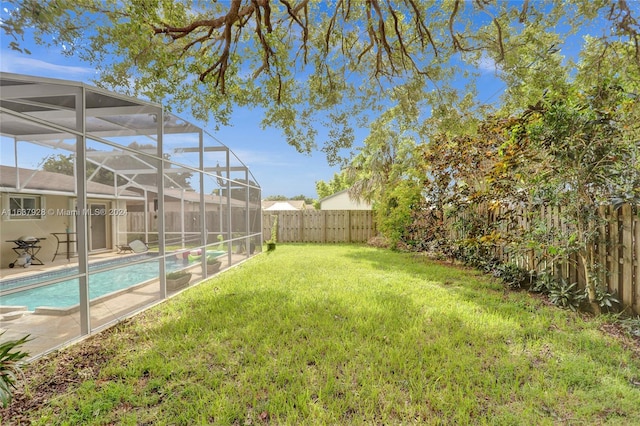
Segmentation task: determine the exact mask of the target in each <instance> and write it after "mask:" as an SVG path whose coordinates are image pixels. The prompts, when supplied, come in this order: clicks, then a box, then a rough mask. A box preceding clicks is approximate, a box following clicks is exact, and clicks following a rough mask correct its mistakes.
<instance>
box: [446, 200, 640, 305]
mask: <svg viewBox="0 0 640 426" xmlns="http://www.w3.org/2000/svg"><path fill="white" fill-rule="evenodd" d="M483 211H484V210H483V208H482V207H480V208H479V209H478V212H479V214H484V216H485V217H486V218H487V220H488V221H489V222H488V223H489V224H491V221H492V220H496V217H497V216H498V215H494V214H488V212H486V211H485V212H484V213H482V212H483ZM560 213H561V210H560V208H558V207H548V206H546V207H542V208H540V210H538V211H518V212H517V213H515V214H516V216H512V220H511V221H510V222H511V223H512V225H513V226H515V228H516V229H522V230H523V231H527V230H531V227H532V226H536V225H535V224H536V223H542V224H544V226H545V227H546V230H547V232H548V234H547V235H548V242H549V243H551V244H554V245H561V244H562V241H561V240H560V239H559V238H561V236H562V235H563V234H564V232H566V231H567V230H568V227H569V225H568V224H567V223H565V222H563V221H562V219H561V215H560ZM599 213H600V216H601V217H603V218H604V219H605V221H604V222H603V223H602V224H601V225H600V226H599V228H598V231H599V232H598V236H597V241H596V243H595V246H594V248H593V253H594V260H595V261H596V262H597V263H599V264H600V265H602V267H603V268H602V270H599V271H597V273H598V278H599V281H600V282H601V283H602V284H603V285H604V286H606V287H607V288H608V290H609V291H610V292H617V294H618V297H619V298H620V300H621V302H622V303H623V305H624V306H626V307H629V308H631V309H632V310H633V311H634V312H636V313H640V264H639V261H638V255H639V254H640V218H639V217H638V206H631V205H623V206H622V207H620V208H617V209H616V208H614V207H613V206H601V207H600V209H599ZM466 215H467V212H464V213H462V214H461V215H460V217H459V218H460V219H462V218H464V217H465V216H466ZM536 218H539V219H536ZM452 220H456V219H455V218H452ZM502 226H503V224H500V225H499V228H500V229H501V230H502V229H503V228H502ZM449 229H450V231H451V232H450V235H451V237H452V238H454V239H460V238H465V236H466V235H465V233H464V232H461V230H462V228H460V230H455V229H451V227H449ZM557 231H562V232H557ZM496 254H497V255H498V256H499V257H500V259H501V260H503V261H511V262H517V263H523V264H529V265H538V269H540V268H544V267H545V264H544V262H541V261H542V259H540V258H535V255H534V253H533V252H531V253H529V257H530V258H529V260H528V261H524V262H522V259H516V258H514V257H513V256H512V255H510V254H509V252H508V251H505V250H503V248H501V247H496ZM548 266H551V268H552V271H553V273H554V274H556V275H558V276H559V277H562V278H564V279H566V280H568V281H569V282H577V283H578V285H579V286H580V287H581V288H584V287H585V285H586V282H585V276H584V268H583V264H582V260H581V259H580V258H579V256H577V255H572V256H571V257H570V259H568V261H566V262H563V263H562V264H555V265H548Z"/></svg>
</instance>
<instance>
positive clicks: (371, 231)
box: [262, 210, 376, 243]
mask: <svg viewBox="0 0 640 426" xmlns="http://www.w3.org/2000/svg"><path fill="white" fill-rule="evenodd" d="M274 216H277V217H278V235H277V240H278V242H286V243H365V242H367V241H368V240H369V239H370V238H372V237H374V236H375V235H376V226H375V222H374V220H373V212H372V211H370V210H292V211H289V210H280V211H273V212H268V211H266V212H262V237H263V238H264V240H265V241H267V240H269V239H271V225H272V223H273V220H274Z"/></svg>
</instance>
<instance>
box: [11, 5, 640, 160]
mask: <svg viewBox="0 0 640 426" xmlns="http://www.w3.org/2000/svg"><path fill="white" fill-rule="evenodd" d="M8 3H9V5H8V7H7V9H6V12H3V16H2V28H3V30H4V32H5V33H6V34H8V35H10V36H11V37H12V38H11V39H9V38H6V39H5V40H10V43H9V45H10V46H11V47H12V48H14V49H17V50H23V51H24V50H25V49H24V43H23V40H24V37H31V36H33V37H35V39H36V40H37V41H39V42H41V43H44V44H49V45H55V46H58V47H59V48H61V49H62V48H64V52H65V53H66V54H69V55H78V56H79V57H81V58H82V59H84V60H86V61H89V62H90V63H92V64H94V65H95V66H96V67H97V69H98V70H99V71H100V73H99V77H98V79H97V81H96V84H98V85H100V86H103V87H106V88H109V89H115V90H118V91H121V92H125V93H127V94H130V95H134V96H143V97H148V98H149V99H151V100H155V101H169V105H173V106H174V107H175V108H177V109H181V108H182V109H186V108H190V109H191V111H190V112H191V113H192V114H193V116H194V117H196V118H198V119H201V120H207V119H210V118H213V119H214V120H215V122H216V123H220V124H228V122H229V118H230V114H231V111H232V110H233V108H234V107H237V106H248V107H255V108H261V109H262V110H263V111H264V118H263V121H262V124H263V125H264V126H271V127H277V128H280V129H281V130H282V132H283V134H284V135H285V137H286V139H287V141H288V142H289V143H290V144H291V145H293V146H295V147H296V148H297V149H298V150H300V151H301V152H308V151H310V150H311V149H312V148H314V147H315V146H316V144H317V143H318V142H320V144H321V146H322V149H323V150H324V151H325V153H326V154H327V158H328V159H329V160H330V161H331V162H337V161H339V160H340V157H339V155H340V152H341V150H344V149H345V148H346V149H348V148H350V147H351V145H352V143H353V140H354V133H353V126H355V125H358V126H363V125H366V124H367V123H368V122H369V121H370V120H372V119H375V118H377V116H378V115H379V113H380V112H381V111H383V110H386V109H387V108H388V107H389V106H392V105H400V102H404V105H403V108H405V109H408V110H415V111H418V112H419V114H420V115H421V116H422V117H424V118H427V117H428V118H430V120H431V123H432V125H436V126H455V125H457V124H458V123H459V122H460V120H459V116H460V115H461V114H464V113H468V112H469V111H473V109H474V108H477V103H476V102H475V101H474V100H473V93H472V90H471V89H470V88H469V89H468V90H467V89H461V88H460V87H459V82H460V81H461V80H463V79H468V78H470V74H469V69H468V68H466V66H468V65H470V66H471V67H475V66H478V65H481V64H482V63H486V62H488V63H490V64H493V65H494V66H496V67H497V69H498V70H499V71H500V72H499V74H498V76H499V77H500V78H503V79H504V80H505V81H507V82H508V84H509V89H508V95H509V96H510V99H511V101H512V102H514V103H517V102H518V100H520V101H522V102H526V101H527V100H529V99H532V98H535V97H537V95H538V94H539V93H537V92H535V91H534V93H531V90H532V89H531V88H532V87H533V88H535V89H540V88H541V87H544V82H547V83H548V84H552V83H554V81H556V80H557V79H555V77H557V72H561V70H560V68H559V63H560V62H561V61H562V57H561V54H562V50H561V41H562V40H563V39H564V38H565V37H567V36H568V35H569V34H573V33H575V32H576V31H578V30H583V29H584V28H587V27H588V25H589V24H590V23H593V22H604V25H599V26H598V27H599V28H606V30H605V31H604V32H602V31H599V33H598V36H600V37H604V38H606V39H616V40H619V39H624V40H627V41H629V42H630V44H631V46H632V47H633V49H635V54H634V56H633V58H634V59H635V62H636V64H635V66H638V64H640V47H639V36H638V33H639V32H640V26H639V23H638V11H637V10H635V9H634V7H635V5H634V4H633V3H631V5H630V4H629V3H628V2H627V1H625V0H617V1H605V0H598V1H590V0H567V1H565V2H556V1H536V2H531V1H528V0H524V1H518V2H494V1H489V0H474V1H462V0H449V1H443V2H433V1H430V0H403V1H399V0H398V1H379V0H362V1H353V0H327V1H312V0H299V1H289V0H278V1H275V0H230V1H224V2H211V1H195V0H194V1H190V2H186V1H182V0H180V1H178V0H134V1H128V2H124V3H123V2H121V1H119V0H44V1H43V0H9V2H8ZM11 5H13V7H11ZM595 59H597V58H595ZM540 64H544V66H539V65H540ZM553 64H557V65H558V66H556V67H555V70H554V71H553V72H549V70H550V69H551V68H553V67H552V65H553ZM528 80H537V81H538V82H539V84H536V85H534V86H527V87H524V86H522V85H520V84H519V83H521V82H522V81H528ZM454 82H456V84H453V83H454ZM402 87H408V88H410V92H411V94H412V96H410V97H402V99H398V98H397V90H398V89H399V88H402ZM469 87H471V86H469ZM540 90H541V89H540ZM527 91H528V92H527ZM515 106H518V105H515ZM519 106H522V105H519ZM319 129H323V130H322V131H320V130H319Z"/></svg>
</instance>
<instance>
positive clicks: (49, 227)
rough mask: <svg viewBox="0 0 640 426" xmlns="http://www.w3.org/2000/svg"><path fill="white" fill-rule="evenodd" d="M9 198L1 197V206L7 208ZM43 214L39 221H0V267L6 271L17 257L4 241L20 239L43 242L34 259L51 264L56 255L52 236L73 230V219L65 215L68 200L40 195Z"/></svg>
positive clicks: (4, 217) (4, 219)
mask: <svg viewBox="0 0 640 426" xmlns="http://www.w3.org/2000/svg"><path fill="white" fill-rule="evenodd" d="M8 197H9V194H7V193H2V194H1V201H2V204H1V205H2V206H3V208H5V207H4V206H6V205H7V204H6V203H7V200H8ZM43 197H44V206H43V208H44V209H45V211H46V214H45V215H44V216H43V218H42V219H25V220H8V219H7V217H6V216H5V215H2V218H1V219H0V238H1V240H0V241H1V245H0V259H2V261H1V262H2V265H1V267H3V268H6V267H7V266H8V265H9V263H13V262H14V261H15V260H16V258H17V257H18V254H17V253H16V252H15V251H14V250H13V247H15V244H14V243H11V242H7V240H15V239H18V238H20V237H22V236H33V237H36V238H46V239H45V240H42V241H41V242H40V246H41V247H42V248H41V249H40V251H39V252H38V254H37V255H36V257H37V258H38V259H40V260H41V261H42V262H43V263H45V264H47V263H49V262H51V259H52V258H53V255H54V253H55V252H56V247H57V243H56V239H55V237H54V236H53V235H51V233H52V232H65V230H66V228H67V226H72V221H73V220H74V216H69V215H65V214H64V213H67V212H68V211H69V209H70V207H69V197H66V196H60V195H43Z"/></svg>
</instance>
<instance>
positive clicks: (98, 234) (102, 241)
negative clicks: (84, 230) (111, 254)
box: [89, 203, 108, 251]
mask: <svg viewBox="0 0 640 426" xmlns="http://www.w3.org/2000/svg"><path fill="white" fill-rule="evenodd" d="M107 207H108V206H107V205H106V204H103V203H91V204H89V211H90V212H91V213H90V214H89V229H90V232H89V251H97V250H105V249H107Z"/></svg>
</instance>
